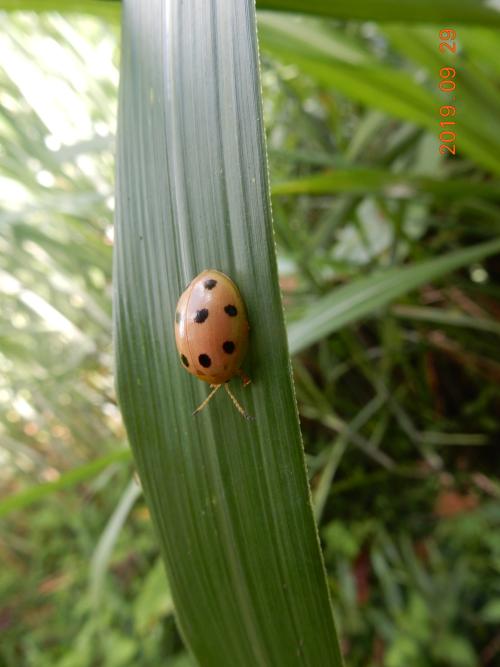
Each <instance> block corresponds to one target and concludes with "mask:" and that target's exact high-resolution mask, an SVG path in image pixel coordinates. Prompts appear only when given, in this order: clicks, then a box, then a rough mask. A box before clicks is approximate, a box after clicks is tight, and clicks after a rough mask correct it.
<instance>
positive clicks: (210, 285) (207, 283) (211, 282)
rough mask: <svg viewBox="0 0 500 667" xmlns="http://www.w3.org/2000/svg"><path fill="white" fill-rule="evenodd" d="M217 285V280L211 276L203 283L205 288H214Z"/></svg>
mask: <svg viewBox="0 0 500 667" xmlns="http://www.w3.org/2000/svg"><path fill="white" fill-rule="evenodd" d="M216 285H217V281H216V280H214V279H213V278H209V279H208V280H205V282H204V283H203V287H204V288H205V289H213V288H214V287H215V286H216Z"/></svg>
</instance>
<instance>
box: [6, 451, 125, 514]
mask: <svg viewBox="0 0 500 667" xmlns="http://www.w3.org/2000/svg"><path fill="white" fill-rule="evenodd" d="M130 458H131V453H130V451H129V450H128V449H126V450H124V451H118V452H112V453H111V454H107V455H106V456H102V457H100V458H98V459H96V460H95V461H91V462H90V463H87V464H85V465H83V466H79V467H78V468H75V469H74V470H70V471H69V472H66V473H63V474H62V475H61V476H60V477H59V479H57V480H55V481H54V482H47V483H45V484H37V485H36V486H31V487H30V488H28V489H23V491H19V492H18V493H15V494H13V495H11V496H8V497H7V498H5V499H4V500H1V501H0V518H1V517H3V516H5V515H6V514H9V512H13V511H14V510H18V509H22V508H24V507H28V505H32V504H33V503H36V502H37V501H39V500H42V499H43V498H45V497H46V496H48V495H51V494H52V493H55V492H57V491H62V489H69V488H71V487H72V486H76V485H77V484H81V483H82V482H85V481H87V480H88V479H90V478H91V477H95V476H96V475H97V474H98V473H100V472H101V470H104V469H105V468H107V467H108V466H110V465H112V464H113V463H122V462H125V461H129V460H130Z"/></svg>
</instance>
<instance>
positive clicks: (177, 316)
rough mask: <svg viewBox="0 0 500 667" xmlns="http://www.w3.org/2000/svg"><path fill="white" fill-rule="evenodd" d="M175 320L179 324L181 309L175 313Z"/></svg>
mask: <svg viewBox="0 0 500 667" xmlns="http://www.w3.org/2000/svg"><path fill="white" fill-rule="evenodd" d="M175 321H176V323H177V324H179V322H180V321H181V314H180V313H179V311H177V312H176V313H175Z"/></svg>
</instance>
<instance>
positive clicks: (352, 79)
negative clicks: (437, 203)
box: [259, 15, 500, 174]
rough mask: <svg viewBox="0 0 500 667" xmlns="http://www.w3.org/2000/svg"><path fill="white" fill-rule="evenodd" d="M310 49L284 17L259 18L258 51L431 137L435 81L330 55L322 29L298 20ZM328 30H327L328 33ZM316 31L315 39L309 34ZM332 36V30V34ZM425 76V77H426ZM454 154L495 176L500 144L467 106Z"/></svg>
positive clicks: (436, 106)
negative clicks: (457, 149)
mask: <svg viewBox="0 0 500 667" xmlns="http://www.w3.org/2000/svg"><path fill="white" fill-rule="evenodd" d="M304 30H307V34H308V40H309V42H312V46H309V47H307V48H306V49H305V48H304V43H303V39H302V37H301V35H300V33H299V31H298V30H297V25H296V24H295V22H293V21H290V20H289V19H288V18H287V17H283V16H276V15H269V16H268V15H264V16H262V17H261V18H260V20H259V34H260V36H261V42H262V49H263V51H265V52H267V53H269V54H270V55H271V56H273V57H275V58H277V59H278V60H279V61H281V62H283V63H285V64H287V65H296V66H297V68H298V69H299V70H300V71H301V72H302V73H304V74H307V75H309V76H311V77H312V78H313V79H314V80H315V81H317V82H318V83H320V84H321V85H323V86H326V87H327V88H332V89H334V90H337V91H339V92H341V93H342V94H344V95H346V96H347V97H348V98H350V99H353V100H356V101H358V102H361V103H363V104H366V105H367V106H369V107H373V106H376V107H377V108H379V109H382V110H383V111H385V112H386V113H388V114H390V115H392V116H396V117H399V118H402V119H404V120H408V121H411V122H413V123H416V124H417V125H420V126H422V127H426V128H427V129H429V130H430V131H431V132H433V133H435V134H436V135H437V127H438V125H437V123H438V121H437V118H438V116H437V115H436V114H437V113H438V112H439V108H440V106H441V105H442V104H443V97H442V95H440V93H439V89H438V86H437V79H436V82H435V83H434V81H433V80H429V81H427V82H426V84H425V85H422V83H421V82H419V81H417V80H416V78H415V77H414V76H412V75H409V73H408V72H407V71H403V70H401V71H398V70H397V69H395V68H394V67H392V66H388V65H385V64H381V63H377V64H376V65H371V64H368V65H367V64H365V63H363V62H361V63H360V62H357V63H355V64H353V62H352V61H350V60H346V59H341V58H339V57H332V55H331V54H330V52H329V49H328V48H327V47H326V46H323V44H324V34H323V30H322V28H317V29H315V28H314V25H313V24H311V22H310V21H304ZM332 30H333V29H332ZM315 32H318V34H319V38H318V40H317V41H316V39H315V38H314V33H315ZM333 32H335V31H333ZM429 76H430V74H429ZM462 121H463V122H462V124H461V134H460V151H463V153H464V154H467V155H468V156H470V157H471V158H472V159H474V160H475V161H476V162H477V163H478V164H481V165H483V166H485V167H487V168H488V169H491V170H492V171H494V172H495V173H497V174H500V158H499V157H498V156H499V155H500V142H499V139H498V137H497V134H496V133H494V132H491V131H488V130H489V127H488V126H487V127H483V126H482V125H481V124H478V122H477V117H476V114H475V113H473V111H472V110H471V109H470V108H466V109H464V110H463V114H462Z"/></svg>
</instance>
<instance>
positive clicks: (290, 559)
mask: <svg viewBox="0 0 500 667" xmlns="http://www.w3.org/2000/svg"><path fill="white" fill-rule="evenodd" d="M122 34H123V57H122V72H121V96H120V113H119V117H120V121H119V132H118V134H119V137H118V164H117V169H118V172H117V178H118V191H117V204H118V208H117V220H116V223H117V236H116V249H115V281H114V285H115V290H116V291H115V301H114V305H115V310H114V316H115V332H116V336H115V347H116V362H117V387H118V393H119V397H120V404H121V408H122V412H123V417H124V420H125V423H126V426H127V431H128V434H129V437H130V441H131V444H132V448H133V451H134V456H135V460H136V462H137V466H138V469H139V473H140V476H141V480H142V484H143V488H144V493H145V497H146V500H147V502H148V504H149V507H150V509H151V513H152V517H153V521H154V524H155V526H156V530H157V533H158V537H159V540H160V544H161V548H162V553H163V556H164V559H165V562H166V565H167V570H168V574H169V581H170V583H171V587H172V594H173V598H174V601H175V605H176V612H177V617H178V621H179V624H180V627H181V630H182V633H183V635H184V638H185V640H186V642H187V644H188V645H189V646H190V648H191V649H192V651H193V652H194V654H195V656H196V658H197V659H198V661H199V663H200V664H201V665H207V666H210V665H214V666H217V667H220V665H222V664H226V665H238V667H240V666H241V667H245V665H248V666H249V667H254V666H255V665H266V664H276V665H287V666H288V665H289V666H291V667H292V666H293V665H297V666H298V665H311V666H313V665H314V666H316V665H333V666H335V665H339V664H341V659H340V655H339V649H338V644H337V639H336V635H335V628H334V625H333V620H332V615H331V610H330V604H329V599H328V593H327V588H326V582H325V576H324V571H323V567H322V563H321V558H320V551H319V545H318V539H317V534H316V531H315V527H314V522H313V516H312V510H311V505H310V498H309V490H308V487H307V479H306V474H305V469H304V459H303V452H302V448H301V441H300V432H299V426H298V420H297V412H296V406H295V400H294V395H293V390H292V383H291V374H290V364H289V358H288V350H287V342H286V335H285V327H284V322H283V312H282V306H281V299H280V293H279V287H278V280H277V268H276V258H275V250H274V242H273V236H272V228H271V211H270V204H269V197H268V183H267V173H266V158H265V150H264V138H263V125H262V109H261V101H260V84H259V75H258V60H257V44H256V32H255V17H254V7H253V3H252V2H251V1H250V0H237V1H235V2H233V1H232V0H231V1H229V0H228V1H219V2H214V3H205V2H199V1H195V0H190V1H189V2H186V1H181V0H176V1H171V2H168V3H167V2H163V1H160V0H155V1H152V2H148V3H137V2H125V3H124V6H123V31H122ZM208 267H213V268H217V269H220V270H222V271H224V272H225V273H227V274H228V275H230V276H231V277H232V278H233V279H234V280H235V282H236V283H237V285H238V286H239V287H240V289H241V291H242V294H243V297H244V299H245V301H246V305H247V307H248V312H249V319H250V324H251V342H250V352H249V355H248V363H247V365H246V370H247V371H248V372H249V374H250V375H251V377H252V379H253V383H252V384H251V385H250V387H249V388H248V389H245V391H244V392H243V391H242V390H241V388H240V386H239V385H238V383H236V382H233V383H232V384H231V387H232V389H233V391H234V392H235V393H236V394H237V396H238V399H239V400H240V401H241V402H242V403H243V404H244V406H245V408H246V409H247V410H248V411H249V412H250V413H251V414H253V415H255V421H253V422H248V421H246V420H244V419H242V418H241V416H240V415H239V414H238V412H237V411H236V410H235V409H234V407H233V405H232V404H231V402H230V401H229V400H225V399H227V397H226V396H224V394H223V393H220V394H219V395H217V396H216V397H215V398H214V400H213V401H212V403H211V404H210V405H209V406H208V408H207V409H205V410H204V411H203V412H202V413H201V414H199V415H197V417H196V418H194V417H192V416H191V412H192V411H193V408H194V407H196V406H197V405H198V404H199V403H200V402H201V400H202V399H203V398H204V397H205V396H206V394H207V387H206V385H202V383H200V382H198V381H197V380H195V379H194V378H193V377H192V376H190V375H188V374H187V373H186V372H185V371H184V370H183V368H182V367H181V364H180V362H179V359H178V354H177V351H176V348H175V342H174V335H173V320H174V313H175V306H176V302H177V300H178V298H179V295H180V293H181V292H182V291H183V290H184V288H185V285H186V283H187V282H188V281H190V280H191V279H192V278H193V277H194V276H195V275H197V274H198V273H199V272H200V271H201V270H202V269H205V268H208Z"/></svg>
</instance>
